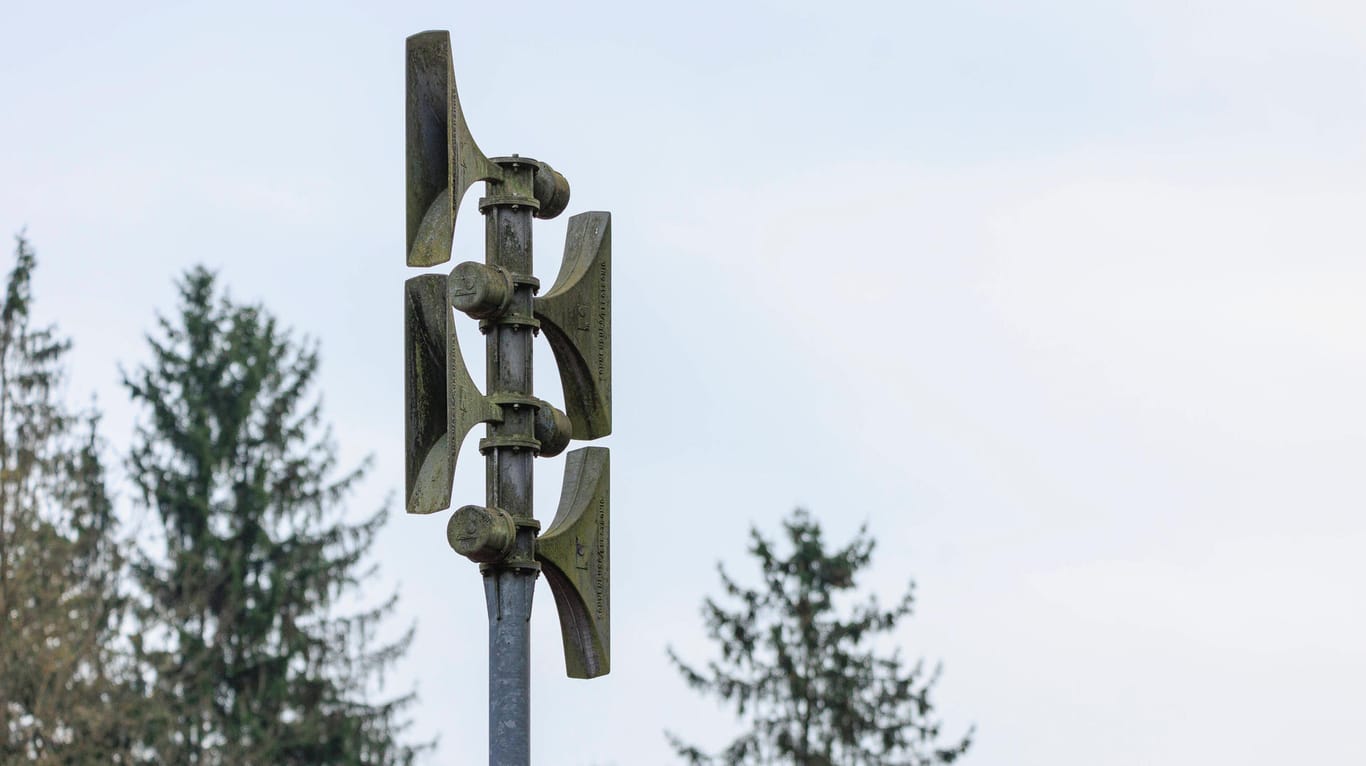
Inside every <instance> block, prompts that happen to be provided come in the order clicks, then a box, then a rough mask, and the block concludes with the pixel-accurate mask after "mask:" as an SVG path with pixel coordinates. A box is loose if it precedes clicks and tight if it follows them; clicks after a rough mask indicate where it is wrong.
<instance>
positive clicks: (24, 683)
mask: <svg viewBox="0 0 1366 766" xmlns="http://www.w3.org/2000/svg"><path fill="white" fill-rule="evenodd" d="M35 265H36V259H35V256H34V253H33V250H32V248H31V247H30V245H29V243H28V242H27V241H26V240H25V239H24V238H23V237H22V236H20V237H18V243H17V247H16V249H15V261H14V267H13V269H12V270H11V271H10V273H9V276H8V279H7V280H6V283H5V292H4V298H3V304H0V762H3V763H14V762H17V761H34V762H41V763H111V762H115V763H116V762H127V758H128V755H129V747H130V737H129V736H128V733H127V730H126V728H125V727H124V725H123V723H124V722H123V720H121V717H120V715H119V714H118V713H117V712H116V709H117V708H119V707H122V706H125V705H127V704H129V703H130V702H131V701H132V700H133V697H132V694H133V692H132V691H131V686H130V685H129V683H128V681H129V676H128V671H129V664H128V662H127V657H126V655H120V654H119V653H118V652H117V651H116V649H117V647H118V646H119V642H118V641H117V640H116V638H117V636H118V633H119V630H120V629H121V628H122V627H123V626H122V619H123V615H124V614H125V607H126V602H125V599H124V597H123V596H122V595H121V593H120V591H119V587H118V579H119V576H120V573H121V571H122V568H123V556H122V550H121V548H120V546H119V544H118V542H117V540H116V537H115V529H114V527H115V522H114V513H113V510H112V505H111V503H110V500H109V495H108V492H107V490H106V486H105V472H104V466H103V463H102V461H101V443H100V441H99V439H98V437H97V436H96V428H95V424H96V422H97V417H96V416H95V414H94V413H93V412H87V413H76V412H73V411H71V410H70V409H68V408H67V407H66V406H65V405H64V404H63V402H62V401H61V397H60V389H61V387H62V381H63V377H64V374H65V370H64V367H63V364H64V359H65V355H66V353H67V350H68V349H69V348H70V342H69V341H67V340H66V339H64V338H63V337H61V336H60V335H59V333H58V332H57V330H56V328H55V327H50V326H49V327H40V326H36V325H35V324H34V322H33V319H32V303H33V297H32V277H33V271H34V268H35Z"/></svg>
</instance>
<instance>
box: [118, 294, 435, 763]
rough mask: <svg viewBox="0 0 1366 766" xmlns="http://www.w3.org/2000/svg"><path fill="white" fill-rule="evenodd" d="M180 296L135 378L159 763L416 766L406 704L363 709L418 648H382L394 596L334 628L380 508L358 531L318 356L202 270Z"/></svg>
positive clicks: (133, 461)
mask: <svg viewBox="0 0 1366 766" xmlns="http://www.w3.org/2000/svg"><path fill="white" fill-rule="evenodd" d="M179 289H180V307H179V312H178V314H177V315H176V316H174V317H173V318H171V319H167V318H165V317H161V318H159V320H158V332H157V333H156V334H155V335H154V336H149V337H148V343H149V345H150V349H151V354H152V358H151V362H150V364H149V365H147V366H145V367H142V368H140V369H138V370H136V371H135V372H134V373H133V374H125V377H124V382H125V385H126V386H127V388H128V390H129V391H130V393H131V394H132V397H133V399H134V401H135V402H137V403H139V404H141V405H142V406H143V412H144V417H143V420H142V422H141V423H140V425H139V427H138V430H137V434H136V437H135V439H134V444H133V447H132V450H131V455H130V458H129V469H130V473H131V475H132V479H133V481H134V483H135V484H136V486H137V489H138V490H139V492H140V494H141V496H142V498H143V499H144V500H145V502H146V503H147V504H148V506H149V507H151V508H153V509H155V511H156V516H157V518H158V519H159V521H160V522H161V524H160V525H159V527H158V531H159V532H160V533H162V534H161V540H160V544H159V545H157V546H154V547H153V549H152V550H145V551H143V552H142V553H141V555H140V556H139V558H138V561H137V562H136V571H137V574H138V579H139V582H140V584H141V587H142V588H143V590H144V591H145V593H146V596H147V600H146V603H145V604H144V605H143V606H144V608H143V609H142V610H141V611H140V619H141V621H142V624H143V627H144V631H143V634H144V636H145V638H144V639H143V640H141V641H140V642H139V652H140V656H141V658H142V659H143V661H144V662H145V663H146V666H147V668H148V676H149V677H150V678H151V679H153V680H152V682H151V687H152V688H151V689H150V690H149V694H150V695H151V697H152V700H153V702H154V709H155V710H157V711H160V713H161V715H160V717H159V719H158V720H155V721H152V722H150V724H149V728H148V745H149V747H150V748H151V749H152V751H153V752H154V753H155V758H154V759H153V760H155V761H156V762H158V763H176V764H234V765H236V764H272V765H274V764H323V763H326V764H337V765H338V766H341V765H344V764H382V765H387V764H407V763H411V762H412V761H413V760H414V758H415V755H416V753H417V752H419V751H420V750H421V749H422V746H413V745H408V744H405V743H403V742H402V741H401V734H402V732H403V730H404V729H405V728H406V725H407V724H406V721H404V720H403V719H402V718H401V716H402V712H403V709H404V708H405V706H406V705H408V704H409V703H410V702H411V700H412V697H411V695H405V696H400V697H398V698H394V699H389V700H386V701H382V702H378V703H372V702H369V701H367V699H368V698H369V697H370V696H372V694H371V692H373V690H374V689H375V687H376V685H377V683H378V682H379V681H380V680H381V678H382V673H383V671H384V669H385V668H387V667H388V666H390V665H391V664H392V663H393V662H394V661H395V660H397V659H398V658H399V657H400V656H401V655H402V654H403V653H404V651H405V650H406V648H407V646H408V643H409V639H410V638H411V630H410V631H408V633H407V635H406V636H405V637H403V638H401V639H399V640H397V641H395V642H391V643H387V644H383V643H378V642H377V638H376V629H377V627H378V626H379V624H380V623H381V621H382V618H384V617H385V616H387V615H389V614H390V613H391V612H392V610H393V608H394V605H395V599H396V597H395V596H391V597H389V598H388V599H386V600H385V601H383V603H380V604H379V605H377V606H374V607H373V608H366V609H363V610H362V611H360V612H358V613H347V614H339V611H340V609H339V602H340V601H341V600H342V599H343V597H344V596H347V594H353V593H357V591H358V588H359V586H360V584H361V583H362V582H363V581H364V579H365V578H366V576H367V575H368V574H369V573H370V572H371V571H372V569H371V568H370V567H369V566H368V565H367V564H366V561H365V555H366V552H367V549H368V548H369V546H370V544H371V542H372V541H373V540H374V538H375V535H376V533H377V532H378V530H379V528H380V526H381V524H382V521H383V514H384V512H383V511H381V512H379V513H376V514H374V515H372V516H370V517H368V518H366V519H364V520H361V521H359V522H351V521H349V520H348V516H347V514H346V511H345V500H346V499H347V497H348V496H349V495H350V494H351V492H352V491H353V489H354V487H355V485H356V483H357V482H358V481H359V480H360V479H361V477H362V476H363V475H364V472H365V466H364V465H362V466H360V467H358V468H355V469H352V470H346V471H342V470H339V469H338V465H337V455H336V448H335V446H334V444H333V442H332V440H331V438H330V434H329V431H328V429H327V428H326V427H325V426H324V425H323V424H322V420H321V410H320V406H321V405H320V402H319V401H318V400H317V398H316V397H314V396H313V395H312V393H311V388H312V384H313V383H314V380H315V376H316V373H317V370H318V352H317V348H316V345H314V344H312V343H310V342H308V341H302V342H301V341H298V340H296V339H295V338H294V337H293V336H292V334H291V333H290V332H289V331H288V330H287V329H283V328H281V327H280V325H279V324H278V322H277V321H276V320H275V318H274V317H272V316H271V315H270V314H268V313H267V312H266V311H265V310H264V309H262V308H261V307H259V306H255V305H239V304H237V303H234V302H233V301H232V300H230V299H229V298H228V297H227V296H226V294H220V293H219V291H218V289H217V286H216V282H215V277H214V275H213V274H212V273H210V272H208V271H206V270H204V269H202V268H197V269H194V270H191V271H190V272H188V273H187V274H186V275H185V277H184V278H183V280H182V281H181V282H180V283H179Z"/></svg>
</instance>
